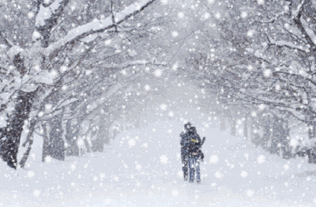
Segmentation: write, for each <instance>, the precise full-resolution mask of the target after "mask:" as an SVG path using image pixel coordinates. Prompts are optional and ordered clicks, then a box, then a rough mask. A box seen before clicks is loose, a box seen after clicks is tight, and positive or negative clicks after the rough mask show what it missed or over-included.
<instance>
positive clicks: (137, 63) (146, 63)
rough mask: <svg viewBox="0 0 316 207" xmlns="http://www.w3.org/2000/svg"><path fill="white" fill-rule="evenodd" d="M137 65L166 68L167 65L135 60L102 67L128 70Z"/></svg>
mask: <svg viewBox="0 0 316 207" xmlns="http://www.w3.org/2000/svg"><path fill="white" fill-rule="evenodd" d="M135 65H157V66H166V65H167V64H166V63H152V62H148V61H146V60H135V61H130V62H125V63H122V64H108V65H102V67H104V68H119V69H122V68H127V67H130V66H135Z"/></svg>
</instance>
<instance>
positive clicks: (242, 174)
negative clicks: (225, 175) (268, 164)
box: [240, 171, 248, 178]
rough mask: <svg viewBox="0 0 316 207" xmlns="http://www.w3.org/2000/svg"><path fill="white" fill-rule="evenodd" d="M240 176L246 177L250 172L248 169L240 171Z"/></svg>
mask: <svg viewBox="0 0 316 207" xmlns="http://www.w3.org/2000/svg"><path fill="white" fill-rule="evenodd" d="M240 176H241V177H243V178H245V177H247V176H248V173H247V172H246V171H242V172H241V173H240Z"/></svg>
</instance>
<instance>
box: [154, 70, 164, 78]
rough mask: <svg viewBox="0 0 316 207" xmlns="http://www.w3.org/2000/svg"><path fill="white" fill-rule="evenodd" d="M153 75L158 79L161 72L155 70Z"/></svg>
mask: <svg viewBox="0 0 316 207" xmlns="http://www.w3.org/2000/svg"><path fill="white" fill-rule="evenodd" d="M154 75H155V76H156V77H160V76H161V75H162V70H160V69H158V70H156V71H155V73H154Z"/></svg>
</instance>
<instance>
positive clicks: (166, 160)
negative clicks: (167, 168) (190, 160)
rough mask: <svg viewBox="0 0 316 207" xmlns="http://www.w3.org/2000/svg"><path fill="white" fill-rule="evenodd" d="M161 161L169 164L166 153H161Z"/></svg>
mask: <svg viewBox="0 0 316 207" xmlns="http://www.w3.org/2000/svg"><path fill="white" fill-rule="evenodd" d="M160 162H161V163H162V164H167V163H168V157H167V156H166V155H161V156H160Z"/></svg>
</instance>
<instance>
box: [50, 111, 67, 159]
mask: <svg viewBox="0 0 316 207" xmlns="http://www.w3.org/2000/svg"><path fill="white" fill-rule="evenodd" d="M63 114H64V113H63V112H62V113H61V114H59V115H57V116H55V117H54V118H53V119H52V120H51V122H50V132H49V155H50V156H51V157H52V158H55V159H57V160H62V161H64V160H65V143H64V140H63V138H62V136H63V127H62V117H63Z"/></svg>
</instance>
